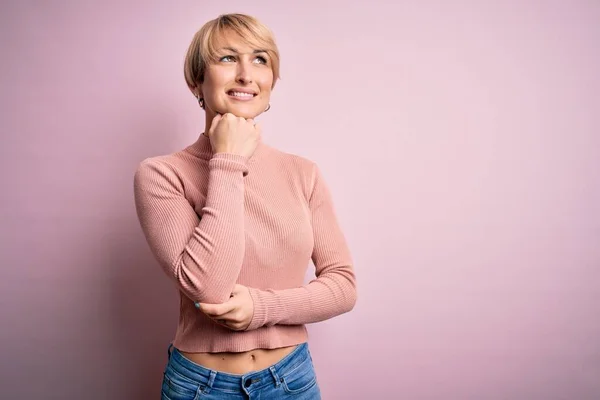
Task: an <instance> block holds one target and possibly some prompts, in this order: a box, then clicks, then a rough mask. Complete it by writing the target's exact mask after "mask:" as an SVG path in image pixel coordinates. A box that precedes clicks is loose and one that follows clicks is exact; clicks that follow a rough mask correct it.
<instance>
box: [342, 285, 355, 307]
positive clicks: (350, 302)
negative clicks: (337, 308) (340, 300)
mask: <svg viewBox="0 0 600 400" xmlns="http://www.w3.org/2000/svg"><path fill="white" fill-rule="evenodd" d="M357 297H358V295H357V292H356V285H352V286H351V287H350V288H349V289H348V290H347V293H346V298H345V301H344V313H347V312H350V311H352V310H353V309H354V306H356V299H357Z"/></svg>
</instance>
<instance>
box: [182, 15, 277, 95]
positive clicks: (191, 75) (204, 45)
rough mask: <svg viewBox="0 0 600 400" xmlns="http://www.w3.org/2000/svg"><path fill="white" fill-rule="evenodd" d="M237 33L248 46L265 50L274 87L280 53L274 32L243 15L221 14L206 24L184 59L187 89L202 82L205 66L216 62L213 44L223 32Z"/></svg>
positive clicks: (197, 34)
mask: <svg viewBox="0 0 600 400" xmlns="http://www.w3.org/2000/svg"><path fill="white" fill-rule="evenodd" d="M228 30H229V31H232V32H234V33H236V34H238V35H239V36H240V37H241V38H242V40H243V41H244V42H245V43H246V44H247V45H249V46H252V47H254V48H258V49H261V50H265V51H266V53H267V55H268V56H269V59H270V61H269V62H270V64H271V69H272V70H273V84H272V87H271V88H273V87H275V83H276V82H277V79H279V78H280V76H279V50H278V49H277V44H276V43H275V38H274V35H273V33H272V32H271V30H270V29H269V28H267V26H266V25H264V24H263V23H261V22H260V21H259V20H257V19H256V18H254V17H251V16H249V15H245V14H223V15H220V16H218V17H217V18H215V19H213V20H211V21H208V22H207V23H206V24H204V26H202V28H200V30H199V31H198V32H196V34H195V35H194V38H193V39H192V43H190V46H189V47H188V50H187V54H186V56H185V62H184V68H183V72H184V75H185V81H186V82H187V84H188V86H189V87H190V89H193V88H195V87H197V86H198V85H199V84H200V83H202V82H203V80H204V72H205V71H206V67H207V65H209V64H211V63H214V62H216V61H217V48H216V42H217V40H218V39H219V38H222V37H223V36H224V34H225V32H226V31H228Z"/></svg>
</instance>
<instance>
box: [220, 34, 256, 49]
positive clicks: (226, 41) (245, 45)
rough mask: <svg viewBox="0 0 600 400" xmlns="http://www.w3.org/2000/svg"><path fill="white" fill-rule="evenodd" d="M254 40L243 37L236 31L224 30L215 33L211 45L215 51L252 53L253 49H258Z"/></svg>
mask: <svg viewBox="0 0 600 400" xmlns="http://www.w3.org/2000/svg"><path fill="white" fill-rule="evenodd" d="M252 42H254V41H252V40H248V39H244V38H242V37H241V36H240V35H239V34H237V33H236V32H232V31H231V30H226V31H224V32H223V33H221V34H217V35H215V38H214V41H213V46H214V49H215V50H216V51H223V50H227V51H231V50H234V51H236V52H238V53H252V52H254V51H255V50H259V46H258V45H257V44H255V43H252Z"/></svg>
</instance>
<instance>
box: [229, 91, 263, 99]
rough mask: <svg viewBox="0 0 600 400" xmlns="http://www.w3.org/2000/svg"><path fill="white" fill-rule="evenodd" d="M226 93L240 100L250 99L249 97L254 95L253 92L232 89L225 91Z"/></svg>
mask: <svg viewBox="0 0 600 400" xmlns="http://www.w3.org/2000/svg"><path fill="white" fill-rule="evenodd" d="M227 94H228V95H229V96H230V97H235V98H236V99H240V100H250V99H251V98H253V97H255V96H256V94H255V93H246V92H236V91H234V90H230V91H229V92H227Z"/></svg>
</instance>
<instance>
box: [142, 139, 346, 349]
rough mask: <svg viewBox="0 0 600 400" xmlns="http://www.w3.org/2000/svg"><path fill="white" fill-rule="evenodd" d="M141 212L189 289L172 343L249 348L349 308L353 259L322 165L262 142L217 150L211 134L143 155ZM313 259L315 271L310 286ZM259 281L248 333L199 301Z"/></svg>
mask: <svg viewBox="0 0 600 400" xmlns="http://www.w3.org/2000/svg"><path fill="white" fill-rule="evenodd" d="M134 193H135V204H136V209H137V213H138V218H139V221H140V224H141V227H142V230H143V232H144V235H145V237H146V240H147V241H148V244H149V246H150V249H151V250H152V253H153V254H154V256H155V257H156V259H157V261H158V262H159V264H160V265H161V267H162V268H163V270H164V271H165V272H166V273H167V275H168V276H169V277H170V278H171V279H172V280H173V282H174V283H175V284H176V286H177V289H178V290H179V293H180V302H179V304H180V305H179V323H178V326H177V331H176V334H175V339H174V341H173V344H174V346H175V347H177V348H178V349H180V350H182V351H187V352H222V351H231V352H241V351H248V350H252V349H257V348H262V349H272V348H278V347H283V346H291V345H295V344H299V343H302V342H305V341H307V339H308V337H307V336H308V335H307V331H306V327H305V324H308V323H313V322H318V321H323V320H326V319H328V318H332V317H334V316H336V315H340V314H342V313H345V312H348V311H350V310H351V309H352V308H353V307H354V304H355V302H356V283H355V275H354V271H353V266H352V258H351V254H350V251H349V249H348V246H347V244H346V240H345V238H344V235H343V233H342V231H341V230H340V226H339V225H338V222H337V219H336V215H335V211H334V205H333V203H332V199H331V195H330V192H329V190H328V187H327V185H326V183H325V181H324V179H323V176H322V174H321V172H320V171H319V168H318V167H317V165H316V164H315V163H313V162H311V161H309V160H307V159H305V158H302V157H300V156H297V155H292V154H288V153H284V152H282V151H279V150H276V149H274V148H272V147H270V146H268V145H266V144H264V143H260V144H259V145H258V147H257V149H256V151H255V152H254V154H253V155H252V157H250V158H249V159H247V158H245V157H242V156H238V155H234V154H228V153H218V154H213V152H212V149H211V145H210V140H209V138H208V137H206V136H205V135H200V137H199V139H198V140H197V141H196V142H195V143H194V144H192V145H190V146H188V147H187V148H185V149H183V150H181V151H179V152H176V153H172V154H169V155H164V156H156V157H151V158H147V159H145V160H144V161H142V162H141V163H140V164H139V166H138V169H137V171H136V173H135V178H134ZM311 259H312V261H313V263H314V265H315V268H316V277H315V279H313V280H311V281H310V283H308V284H306V285H305V284H304V276H305V274H306V270H307V267H308V265H309V262H310V260H311ZM236 283H239V284H241V285H244V286H247V287H249V288H250V294H251V296H252V300H253V301H254V315H253V317H252V322H251V323H250V326H249V327H248V328H247V329H246V330H245V331H233V330H229V329H227V328H225V327H222V326H220V325H218V324H216V323H214V322H213V321H212V320H211V319H209V318H208V317H207V316H205V315H204V314H203V313H202V312H201V311H199V310H198V309H196V307H195V306H194V302H203V303H213V304H215V303H223V302H225V301H227V300H228V299H229V295H230V293H231V291H232V289H233V287H234V285H235V284H236Z"/></svg>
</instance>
